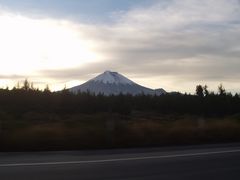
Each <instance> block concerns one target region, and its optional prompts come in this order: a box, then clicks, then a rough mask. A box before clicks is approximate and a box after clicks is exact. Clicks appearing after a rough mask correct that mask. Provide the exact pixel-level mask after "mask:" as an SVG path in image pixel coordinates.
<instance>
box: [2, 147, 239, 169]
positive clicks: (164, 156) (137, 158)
mask: <svg viewBox="0 0 240 180" xmlns="http://www.w3.org/2000/svg"><path fill="white" fill-rule="evenodd" d="M236 152H240V149H235V150H224V151H212V152H211V151H210V152H199V153H188V154H173V155H161V156H145V157H129V158H116V159H99V160H83V161H62V162H61V161H59V162H34V163H10V164H0V167H18V166H44V165H66V164H87V163H105V162H120V161H134V160H147V159H164V158H175V157H191V156H204V155H214V154H225V153H236Z"/></svg>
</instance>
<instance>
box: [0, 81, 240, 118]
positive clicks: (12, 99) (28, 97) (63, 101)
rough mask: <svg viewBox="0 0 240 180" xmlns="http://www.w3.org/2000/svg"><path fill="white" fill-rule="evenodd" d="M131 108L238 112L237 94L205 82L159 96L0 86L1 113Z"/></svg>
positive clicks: (122, 110)
mask: <svg viewBox="0 0 240 180" xmlns="http://www.w3.org/2000/svg"><path fill="white" fill-rule="evenodd" d="M134 111H143V112H156V113H163V114H193V115H200V116H224V115H232V114H238V113H240V96H239V94H237V93H236V94H234V95H233V94H232V93H230V92H227V91H226V90H225V88H224V87H223V85H220V86H219V87H218V92H217V93H214V92H209V91H208V87H207V86H206V85H205V86H203V85H197V86H196V93H195V94H187V93H185V94H182V93H167V94H165V95H161V96H151V95H145V94H139V95H136V96H132V95H130V94H128V95H123V94H119V95H111V96H104V95H103V94H97V95H95V94H91V93H89V92H79V93H78V94H73V93H71V92H69V91H68V90H67V89H64V90H62V91H58V92H51V91H50V90H49V87H48V86H47V87H46V88H45V89H44V90H39V89H36V88H34V86H33V84H32V83H30V82H28V81H27V80H25V81H24V83H23V85H22V86H19V85H18V86H17V87H14V88H13V89H11V90H10V89H8V88H6V89H0V113H9V114H11V115H14V116H21V115H23V114H24V113H27V112H39V113H41V112H44V113H57V114H60V115H61V114H62V115H64V114H72V113H99V112H104V113H119V114H124V115H130V114H131V113H132V112H134Z"/></svg>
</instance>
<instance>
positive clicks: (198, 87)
mask: <svg viewBox="0 0 240 180" xmlns="http://www.w3.org/2000/svg"><path fill="white" fill-rule="evenodd" d="M203 91H204V89H203V87H202V85H197V86H196V94H197V95H198V96H199V97H203V96H204V93H203Z"/></svg>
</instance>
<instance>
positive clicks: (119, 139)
mask: <svg viewBox="0 0 240 180" xmlns="http://www.w3.org/2000/svg"><path fill="white" fill-rule="evenodd" d="M236 141H240V115H234V116H227V117H208V118H206V117H200V116H192V115H191V116H190V115H163V114H156V113H151V112H149V113H146V112H145V113H141V112H133V113H132V114H131V115H128V116H123V115H119V114H109V113H99V114H69V115H62V116H60V115H57V114H49V113H26V114H23V115H21V116H19V117H16V116H15V117H12V116H11V115H9V114H4V113H0V144H1V145H0V151H32V150H78V149H90V148H117V147H145V146H164V145H178V144H181V145H182V144H200V143H218V142H236Z"/></svg>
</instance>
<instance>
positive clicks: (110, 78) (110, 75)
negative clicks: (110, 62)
mask: <svg viewBox="0 0 240 180" xmlns="http://www.w3.org/2000/svg"><path fill="white" fill-rule="evenodd" d="M91 81H95V82H102V83H104V84H134V82H133V81H131V80H129V79H128V78H126V77H124V76H123V75H121V74H119V73H117V72H111V71H105V72H104V73H102V74H100V75H98V76H97V77H95V78H94V79H92V80H91Z"/></svg>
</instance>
